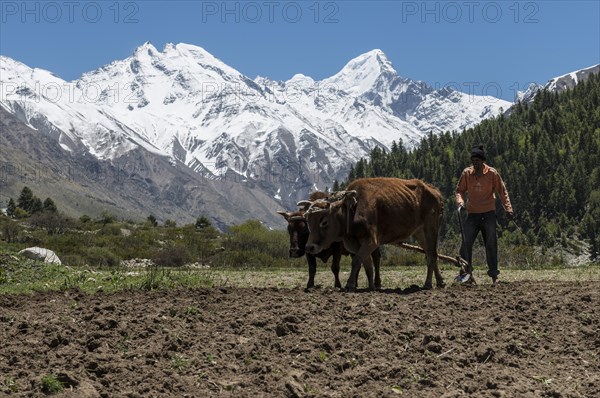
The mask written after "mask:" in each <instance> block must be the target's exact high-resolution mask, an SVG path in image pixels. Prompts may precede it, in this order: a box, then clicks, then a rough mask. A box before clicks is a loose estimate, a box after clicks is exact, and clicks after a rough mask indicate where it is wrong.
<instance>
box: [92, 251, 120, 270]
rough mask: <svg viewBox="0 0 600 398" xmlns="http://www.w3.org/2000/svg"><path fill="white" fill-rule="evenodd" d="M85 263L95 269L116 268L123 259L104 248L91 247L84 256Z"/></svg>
mask: <svg viewBox="0 0 600 398" xmlns="http://www.w3.org/2000/svg"><path fill="white" fill-rule="evenodd" d="M84 258H85V262H86V263H87V264H88V265H90V266H94V267H116V266H118V265H119V264H120V263H121V259H120V258H119V257H118V256H117V255H115V254H114V253H113V252H111V251H110V250H108V249H106V248H104V247H90V248H88V249H87V250H86V251H85V254H84Z"/></svg>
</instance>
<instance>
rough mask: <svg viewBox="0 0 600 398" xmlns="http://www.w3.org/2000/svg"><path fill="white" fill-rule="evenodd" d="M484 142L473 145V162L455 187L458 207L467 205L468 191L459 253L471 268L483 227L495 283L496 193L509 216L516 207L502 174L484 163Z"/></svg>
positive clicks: (496, 254)
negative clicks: (513, 204)
mask: <svg viewBox="0 0 600 398" xmlns="http://www.w3.org/2000/svg"><path fill="white" fill-rule="evenodd" d="M485 160H486V159H485V152H484V151H483V145H481V144H479V145H476V146H474V147H473V149H472V151H471V163H472V166H469V167H467V168H466V169H464V170H463V172H462V175H461V176H460V179H459V180H458V185H457V187H456V203H457V204H458V207H459V209H461V210H462V209H464V208H465V194H467V201H466V208H467V212H468V216H467V220H466V221H465V223H464V242H463V243H462V246H461V248H460V255H461V257H462V258H464V259H465V260H466V261H467V263H469V269H472V263H471V261H472V257H473V243H474V242H475V239H476V238H477V234H478V233H479V231H481V234H482V236H483V242H484V243H485V257H486V260H487V265H488V275H489V276H490V277H491V278H492V284H494V285H495V284H496V283H497V282H498V274H499V273H500V271H499V270H498V237H497V235H496V196H495V194H497V195H498V196H499V197H500V200H501V201H502V205H503V206H504V210H505V211H506V215H507V218H508V220H509V221H510V220H512V219H513V209H512V206H511V204H510V198H509V197H508V191H507V190H506V186H505V185H504V182H503V181H502V178H501V177H500V174H499V173H498V171H497V170H496V169H494V168H493V167H490V166H488V165H487V164H486V163H485Z"/></svg>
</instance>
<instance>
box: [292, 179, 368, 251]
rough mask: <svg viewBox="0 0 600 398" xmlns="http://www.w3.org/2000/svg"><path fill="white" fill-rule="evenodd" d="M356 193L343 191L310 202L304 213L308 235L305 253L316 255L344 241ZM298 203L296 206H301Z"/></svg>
mask: <svg viewBox="0 0 600 398" xmlns="http://www.w3.org/2000/svg"><path fill="white" fill-rule="evenodd" d="M355 198H356V191H343V192H339V193H336V194H334V195H332V196H331V197H330V198H329V199H327V200H316V201H313V202H310V207H309V208H308V210H306V212H305V213H304V217H305V218H306V223H307V224H308V229H309V230H310V235H309V237H308V242H307V244H306V252H307V253H310V254H318V253H320V252H321V251H323V250H326V249H328V248H329V247H330V246H331V245H332V244H333V243H334V242H340V241H342V240H343V239H344V234H345V233H346V232H347V228H348V226H349V225H350V220H349V216H350V214H351V212H350V211H349V209H350V208H351V206H353V205H354V203H356V199H355ZM304 202H305V201H303V202H300V203H298V206H300V205H301V203H304Z"/></svg>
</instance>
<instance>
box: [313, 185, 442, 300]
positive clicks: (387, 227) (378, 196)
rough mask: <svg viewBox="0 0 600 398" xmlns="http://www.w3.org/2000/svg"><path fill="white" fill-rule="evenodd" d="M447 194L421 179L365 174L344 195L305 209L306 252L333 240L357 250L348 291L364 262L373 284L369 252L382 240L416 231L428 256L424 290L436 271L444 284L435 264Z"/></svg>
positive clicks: (395, 241)
mask: <svg viewBox="0 0 600 398" xmlns="http://www.w3.org/2000/svg"><path fill="white" fill-rule="evenodd" d="M442 211H443V199H442V195H441V194H440V192H439V191H438V190H437V188H435V187H433V186H431V185H429V184H426V183H425V182H423V181H421V180H401V179H398V178H365V179H360V180H356V181H354V182H352V183H351V184H350V185H349V186H348V188H347V191H345V192H344V194H343V195H342V196H341V199H340V200H338V201H336V202H333V203H329V202H326V201H314V202H313V203H312V205H311V207H310V208H309V210H307V212H306V214H305V216H306V219H307V223H308V227H309V229H310V235H309V238H308V243H307V244H306V251H307V253H310V254H313V255H316V254H317V253H320V252H321V251H322V250H324V249H326V248H328V247H329V246H331V245H332V244H333V243H334V242H343V244H344V247H345V248H346V249H347V250H348V251H349V252H350V253H353V254H355V256H354V257H353V259H352V272H351V273H350V277H349V278H348V282H347V283H346V289H347V290H354V289H355V288H356V277H355V276H356V272H357V271H358V270H359V269H360V265H361V263H363V265H364V267H365V271H366V274H367V279H368V280H369V288H370V289H373V288H374V287H375V286H374V283H373V264H372V263H371V258H370V257H371V253H373V251H374V250H375V249H377V248H378V247H379V246H381V245H384V244H388V243H391V244H398V245H402V241H404V240H405V239H407V238H408V237H410V236H413V237H414V238H415V239H416V240H417V241H418V242H419V244H420V245H421V247H422V248H423V249H424V251H425V255H426V257H427V279H426V280H425V286H424V288H425V289H431V287H432V276H433V274H434V273H435V279H436V282H437V285H438V286H440V287H441V286H444V281H443V278H442V274H441V273H440V270H439V268H438V265H437V243H438V235H439V229H440V226H441V221H442Z"/></svg>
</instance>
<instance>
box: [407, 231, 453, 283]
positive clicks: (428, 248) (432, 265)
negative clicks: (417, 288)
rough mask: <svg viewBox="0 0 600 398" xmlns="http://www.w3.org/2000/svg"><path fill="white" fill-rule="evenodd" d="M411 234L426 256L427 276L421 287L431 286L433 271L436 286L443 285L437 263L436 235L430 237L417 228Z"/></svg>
mask: <svg viewBox="0 0 600 398" xmlns="http://www.w3.org/2000/svg"><path fill="white" fill-rule="evenodd" d="M413 236H414V237H415V238H416V239H417V241H418V242H419V245H421V247H422V248H423V250H425V257H426V258H427V278H426V279H425V285H423V289H426V290H429V289H431V288H433V274H434V273H435V280H436V283H437V286H438V287H444V286H445V283H444V278H443V277H442V274H441V272H440V269H439V267H438V264H437V236H435V237H432V236H431V234H427V233H426V232H425V231H423V230H419V231H418V232H416V233H415V234H414V235H413ZM434 238H435V239H434Z"/></svg>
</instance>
